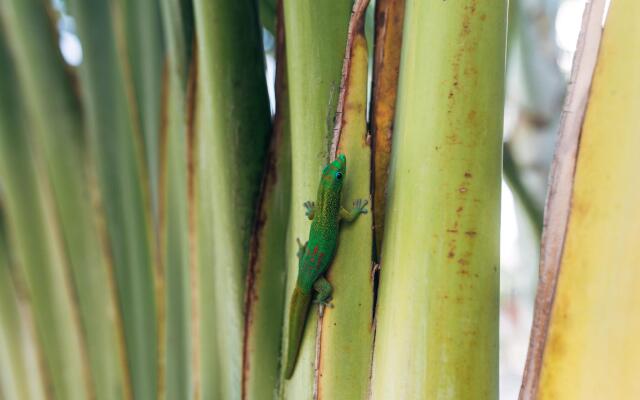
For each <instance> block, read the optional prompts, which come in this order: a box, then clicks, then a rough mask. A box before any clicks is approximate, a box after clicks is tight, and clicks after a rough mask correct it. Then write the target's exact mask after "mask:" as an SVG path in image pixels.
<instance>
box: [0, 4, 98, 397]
mask: <svg viewBox="0 0 640 400" xmlns="http://www.w3.org/2000/svg"><path fill="white" fill-rule="evenodd" d="M22 4H23V5H24V4H26V2H24V3H22ZM3 17H6V14H3ZM0 39H4V37H0ZM2 46H3V48H2V51H0V53H1V54H0V56H1V57H2V59H1V60H0V182H2V196H3V202H4V203H3V204H4V205H6V215H7V221H8V222H7V224H8V227H9V229H8V230H9V232H10V233H9V235H10V238H11V245H12V251H13V254H14V255H15V260H16V265H17V266H18V267H19V268H18V272H17V274H18V275H19V276H20V278H19V279H20V281H21V282H24V283H25V293H26V295H27V296H28V298H29V300H30V303H31V305H32V307H33V315H34V320H35V325H36V326H35V330H36V333H37V337H38V341H39V343H41V344H42V353H43V356H44V357H43V358H44V362H45V368H46V371H47V372H46V375H47V377H48V378H50V382H51V388H50V390H51V392H52V393H51V395H52V396H55V397H57V398H64V399H70V400H74V399H79V400H80V399H86V398H88V397H92V396H93V395H94V387H93V384H92V382H91V377H90V374H91V371H90V370H89V368H88V367H89V365H87V362H86V361H87V360H86V356H87V353H86V351H87V348H86V343H85V338H84V337H83V336H82V331H81V327H80V324H79V315H78V309H77V305H76V304H75V302H74V293H73V286H72V282H70V281H69V280H68V277H69V270H68V268H69V265H68V264H67V260H66V257H65V254H64V244H63V241H62V238H61V237H60V232H59V230H58V229H59V228H60V227H59V226H58V224H57V218H56V214H55V209H54V202H53V199H52V193H51V191H50V189H49V185H48V184H47V181H46V178H45V177H44V176H43V175H44V174H43V171H45V169H44V168H43V167H42V163H43V161H42V159H40V158H37V157H38V155H34V154H33V153H32V149H30V147H29V140H28V136H27V132H29V131H30V130H31V129H30V125H28V124H27V118H26V115H27V114H26V113H25V109H24V108H23V103H22V102H23V100H22V97H21V94H20V92H19V88H18V87H17V85H16V83H17V82H18V81H17V79H16V73H15V72H16V70H15V69H14V66H13V62H12V60H11V59H10V58H9V57H8V56H7V53H6V51H4V42H3V44H2ZM7 284H8V283H7ZM3 297H4V295H3ZM3 318H10V316H9V315H6V316H4V313H3ZM7 328H9V329H11V328H14V329H16V328H17V326H7ZM3 368H4V367H3ZM16 372H18V371H16ZM35 379H37V374H36V377H35Z"/></svg>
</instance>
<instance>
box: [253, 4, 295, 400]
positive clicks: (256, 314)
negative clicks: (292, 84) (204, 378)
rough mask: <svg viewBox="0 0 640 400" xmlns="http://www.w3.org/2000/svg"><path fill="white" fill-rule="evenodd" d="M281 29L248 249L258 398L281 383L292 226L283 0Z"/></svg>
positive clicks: (254, 381)
mask: <svg viewBox="0 0 640 400" xmlns="http://www.w3.org/2000/svg"><path fill="white" fill-rule="evenodd" d="M277 8H278V18H277V32H276V57H277V61H276V88H275V91H276V114H275V117H274V124H273V136H272V138H271V144H270V151H269V155H268V160H267V167H266V170H265V177H264V179H263V183H262V193H261V196H260V205H259V209H258V215H257V218H256V222H255V226H254V231H253V235H252V240H251V247H250V249H249V269H248V271H247V289H246V290H247V292H246V294H245V327H244V328H245V331H244V334H245V336H244V355H243V370H242V374H243V377H242V398H243V399H257V398H260V397H263V396H265V393H274V392H275V390H276V389H277V387H278V383H279V381H278V378H279V376H280V375H279V370H280V346H281V343H282V341H281V338H282V324H283V320H284V295H285V279H286V269H285V266H286V262H287V247H288V246H287V227H288V225H289V215H290V201H291V197H290V193H291V132H290V125H289V96H288V87H287V75H286V72H287V70H286V60H287V59H286V49H285V35H284V18H282V0H278V5H277Z"/></svg>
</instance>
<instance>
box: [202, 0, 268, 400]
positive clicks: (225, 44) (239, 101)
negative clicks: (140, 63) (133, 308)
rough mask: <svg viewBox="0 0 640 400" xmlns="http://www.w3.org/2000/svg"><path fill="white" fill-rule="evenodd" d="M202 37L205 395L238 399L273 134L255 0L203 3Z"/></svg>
mask: <svg viewBox="0 0 640 400" xmlns="http://www.w3.org/2000/svg"><path fill="white" fill-rule="evenodd" d="M194 6H195V8H194V11H195V20H196V32H197V36H198V43H197V46H198V47H197V51H198V67H197V68H198V95H197V102H198V105H197V109H196V119H197V127H196V135H197V138H196V141H197V144H196V149H195V151H196V152H197V155H196V159H197V161H196V162H197V167H196V168H197V174H198V175H197V178H196V179H197V191H198V201H199V204H198V205H197V207H198V209H197V214H198V217H197V218H198V220H199V222H200V225H199V232H198V236H199V238H198V248H199V251H200V255H199V265H198V272H199V276H198V278H199V281H200V282H199V283H200V287H199V288H198V291H199V294H200V305H199V309H200V315H201V316H202V319H201V331H200V333H199V334H198V335H199V337H200V340H201V343H200V346H199V347H200V349H201V356H202V357H201V368H202V371H203V374H204V373H205V372H206V374H211V377H209V376H207V379H206V380H205V379H204V375H203V379H202V381H201V396H202V398H203V399H210V398H223V399H238V398H240V395H241V393H240V391H241V387H242V385H241V378H242V351H243V349H242V343H243V336H244V335H243V332H244V316H243V304H244V302H243V299H244V289H245V276H246V275H245V274H246V268H247V265H248V261H249V260H248V254H249V252H248V249H249V240H250V236H251V229H252V226H253V222H254V214H255V209H256V199H257V197H258V194H259V190H260V180H261V178H262V175H263V168H264V165H265V156H266V153H267V147H268V146H267V143H268V139H269V134H270V132H271V117H270V111H269V98H268V95H267V87H266V81H265V74H264V54H263V49H262V36H261V32H262V31H261V28H260V24H259V17H258V9H257V4H256V2H255V1H252V0H240V1H234V2H229V1H226V0H215V1H209V0H207V1H204V0H199V1H196V2H195V3H194Z"/></svg>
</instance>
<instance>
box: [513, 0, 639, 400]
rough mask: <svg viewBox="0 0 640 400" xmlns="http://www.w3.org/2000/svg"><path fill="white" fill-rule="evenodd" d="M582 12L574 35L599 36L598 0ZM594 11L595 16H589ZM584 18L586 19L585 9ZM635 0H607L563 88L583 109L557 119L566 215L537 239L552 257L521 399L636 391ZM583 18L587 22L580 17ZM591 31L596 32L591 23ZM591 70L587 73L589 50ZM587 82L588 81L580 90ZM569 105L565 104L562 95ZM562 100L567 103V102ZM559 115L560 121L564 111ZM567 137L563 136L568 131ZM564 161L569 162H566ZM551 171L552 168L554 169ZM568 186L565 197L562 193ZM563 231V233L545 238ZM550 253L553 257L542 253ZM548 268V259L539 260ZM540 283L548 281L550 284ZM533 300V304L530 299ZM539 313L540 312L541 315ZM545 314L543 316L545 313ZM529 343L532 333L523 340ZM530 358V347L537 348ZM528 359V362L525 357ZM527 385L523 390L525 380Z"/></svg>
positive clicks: (623, 394) (555, 203) (555, 189)
mask: <svg viewBox="0 0 640 400" xmlns="http://www.w3.org/2000/svg"><path fill="white" fill-rule="evenodd" d="M592 7H593V9H592V11H591V13H590V14H586V15H585V17H586V18H585V25H584V28H585V30H584V31H583V35H584V36H583V37H586V38H593V36H592V35H596V38H597V36H599V32H600V30H601V23H602V14H601V12H602V11H603V10H605V9H606V8H604V7H605V4H604V2H598V1H596V2H593V4H592ZM598 17H599V18H598ZM591 18H593V19H591ZM638 18H640V3H638V2H636V1H629V0H617V1H615V2H612V3H611V6H610V8H609V11H608V15H607V18H606V23H605V26H604V32H603V33H602V40H601V42H600V43H599V47H598V41H597V40H596V41H595V42H588V41H586V42H585V44H584V47H583V50H582V56H581V61H582V62H583V63H584V64H583V65H582V66H578V67H577V68H579V69H580V70H584V69H585V68H586V71H584V72H582V73H577V74H576V75H575V76H577V77H578V79H579V78H583V79H584V81H579V80H576V81H575V85H574V86H573V87H572V92H570V94H571V95H573V96H575V97H574V99H575V100H582V101H581V102H580V103H579V104H580V105H581V106H582V107H585V111H584V114H583V113H581V112H580V111H581V110H580V108H581V107H580V108H578V109H577V110H576V111H577V112H578V115H579V116H583V118H578V119H574V121H575V123H576V124H575V125H573V124H569V123H567V124H565V125H563V128H564V130H563V131H562V133H561V134H562V137H563V139H561V140H562V142H563V143H564V144H569V143H572V144H573V146H572V147H571V148H566V147H565V148H561V147H558V148H557V150H556V151H558V152H559V151H560V150H563V152H559V153H556V156H560V155H562V154H563V153H564V151H567V152H566V153H564V154H569V155H575V158H571V157H568V158H567V159H566V160H565V161H564V162H563V161H562V159H560V160H558V161H557V162H558V163H559V164H564V163H566V164H568V165H564V166H560V165H555V166H554V171H556V172H559V171H562V170H565V171H571V172H573V174H571V175H568V176H566V177H565V179H566V178H568V184H567V186H565V187H563V188H560V187H557V186H556V185H557V184H558V183H562V182H563V180H562V179H557V180H554V181H553V186H551V188H550V193H553V194H554V196H557V195H558V194H562V195H563V196H562V198H561V199H562V200H563V201H558V200H559V199H560V197H559V196H558V197H555V198H552V197H551V194H550V197H549V201H550V202H551V201H553V203H552V204H553V206H554V207H558V206H560V205H564V206H565V207H564V209H556V210H555V213H560V212H562V215H563V217H564V218H563V221H564V222H565V224H563V225H559V226H554V225H549V224H547V225H546V227H545V228H546V230H545V243H544V245H545V247H547V248H548V246H558V249H559V256H560V257H559V260H558V261H559V264H558V265H554V264H553V263H550V264H548V265H546V266H545V267H546V268H545V270H546V271H548V272H549V276H552V277H553V279H549V280H545V281H543V282H541V285H540V286H539V289H538V290H539V292H538V294H539V295H540V297H541V298H544V297H542V295H546V294H548V293H551V294H552V297H551V298H549V302H548V303H546V304H545V305H546V307H540V308H537V309H536V318H535V320H534V321H535V322H536V323H537V322H544V323H545V324H544V325H539V326H536V327H535V330H534V332H544V334H545V336H544V337H543V339H544V340H543V341H541V342H538V341H537V340H539V339H540V336H538V335H535V336H532V341H533V340H536V341H537V342H536V343H535V346H533V345H532V348H533V349H537V350H538V351H542V354H539V353H538V354H536V353H531V354H530V357H531V359H533V357H535V356H539V360H540V361H539V363H540V364H539V365H540V367H539V368H540V369H539V370H538V371H536V370H534V369H531V370H530V371H529V372H530V373H536V374H537V376H535V375H534V376H528V378H529V379H527V380H526V381H525V382H526V383H529V382H531V383H534V385H531V386H529V385H527V386H525V387H523V390H522V392H521V397H522V398H524V399H529V398H537V399H545V400H546V399H557V398H563V399H587V400H590V399H602V398H612V399H630V398H636V397H638V396H639V395H640V382H639V381H638V379H636V374H634V373H633V372H631V371H634V370H637V368H638V366H640V345H639V343H638V336H637V332H638V331H640V317H639V315H638V313H637V310H636V309H637V305H638V304H640V291H639V290H638V289H639V288H640V270H639V269H638V259H639V257H640V251H639V249H638V246H637V244H638V237H640V208H638V204H639V203H640V187H639V186H638V185H637V184H633V183H630V182H636V181H637V171H638V169H639V168H640V159H639V158H638V148H640V136H639V135H638V132H640V121H639V120H638V117H637V110H638V109H639V108H640V28H639V27H638V25H637V24H636V21H637V20H638ZM588 21H591V22H592V23H589V22H588ZM594 31H595V32H594ZM596 55H597V64H596V65H595V70H594V71H593V76H591V74H588V73H587V72H590V71H589V70H590V67H591V66H593V64H592V62H593V61H595V60H596ZM581 89H589V90H581ZM568 105H571V103H569V104H568ZM565 109H566V110H568V111H569V110H575V108H573V107H567V108H565ZM567 122H568V121H567ZM570 139H572V140H570ZM572 164H573V165H572ZM557 177H558V178H559V176H557ZM564 196H567V197H564ZM559 234H560V235H562V239H563V240H562V241H560V242H556V243H553V244H551V243H548V242H547V240H548V239H551V238H552V237H555V236H557V235H559ZM548 261H553V260H548ZM547 268H548V269H547ZM549 284H553V287H550V286H549ZM536 305H538V304H536ZM541 316H544V317H543V318H541ZM545 319H546V321H545ZM532 344H533V342H532ZM536 358H537V357H536ZM531 359H530V362H531ZM525 389H526V390H525Z"/></svg>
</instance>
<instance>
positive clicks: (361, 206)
mask: <svg viewBox="0 0 640 400" xmlns="http://www.w3.org/2000/svg"><path fill="white" fill-rule="evenodd" d="M367 204H369V200H366V199H356V200H355V201H354V202H353V211H354V212H357V213H359V214H366V213H367V212H368V210H367V209H366V206H367Z"/></svg>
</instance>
